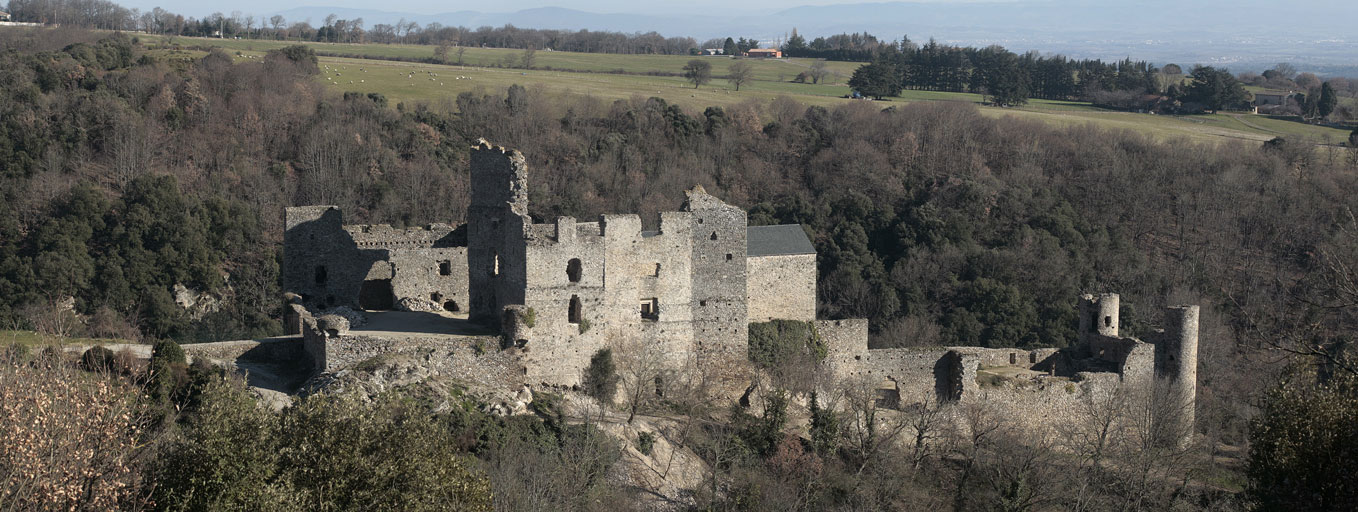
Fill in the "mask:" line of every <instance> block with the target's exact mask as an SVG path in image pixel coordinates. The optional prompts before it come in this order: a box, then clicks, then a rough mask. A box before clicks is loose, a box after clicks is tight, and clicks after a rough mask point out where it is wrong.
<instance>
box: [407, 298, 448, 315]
mask: <svg viewBox="0 0 1358 512" xmlns="http://www.w3.org/2000/svg"><path fill="white" fill-rule="evenodd" d="M396 309H398V310H400V311H413V312H416V313H427V312H431V311H443V306H442V305H440V304H439V303H437V302H434V301H432V300H429V299H425V298H423V297H402V298H401V300H398V301H396Z"/></svg>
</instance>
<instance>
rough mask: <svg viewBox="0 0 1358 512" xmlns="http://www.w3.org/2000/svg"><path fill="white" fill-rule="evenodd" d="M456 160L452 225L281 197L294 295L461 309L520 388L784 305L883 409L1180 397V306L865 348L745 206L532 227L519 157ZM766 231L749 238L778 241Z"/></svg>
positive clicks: (1052, 406)
mask: <svg viewBox="0 0 1358 512" xmlns="http://www.w3.org/2000/svg"><path fill="white" fill-rule="evenodd" d="M471 160H472V177H473V179H472V197H471V201H470V203H469V207H468V214H467V219H468V222H467V226H466V229H465V231H458V230H454V229H453V228H452V227H451V226H448V225H444V224H432V225H429V226H426V227H422V228H411V229H395V228H391V227H389V226H344V225H343V224H342V218H341V215H340V212H339V210H338V209H337V208H334V207H302V208H289V209H288V211H287V232H286V233H285V244H286V246H285V251H284V252H285V264H284V270H283V275H284V283H285V286H286V288H287V289H288V290H289V291H292V292H296V293H299V294H300V295H301V296H302V297H303V300H304V302H305V303H306V304H307V305H312V306H315V305H320V306H333V305H351V306H364V305H365V301H367V300H370V298H371V294H372V290H373V285H374V283H378V284H383V286H386V288H384V289H383V290H385V291H384V292H383V293H385V294H386V295H385V296H387V297H389V298H391V297H400V298H415V299H420V300H427V301H429V302H430V303H432V304H436V305H443V306H445V307H446V308H447V309H449V310H465V311H467V312H468V313H469V315H470V318H471V319H472V320H473V321H477V322H480V323H483V324H486V325H495V326H499V327H500V330H501V334H502V338H501V339H500V340H499V341H498V342H497V344H498V345H499V346H501V348H503V349H504V350H506V351H508V352H510V353H512V354H513V355H514V357H516V358H517V360H518V361H521V362H522V363H523V368H522V373H523V375H522V378H523V380H524V382H525V383H529V384H534V385H536V384H547V385H554V386H572V385H577V384H579V383H580V378H581V375H582V373H583V370H584V369H585V367H586V366H587V365H588V364H589V360H590V358H591V357H592V356H593V355H594V353H595V352H597V351H598V350H599V349H601V348H604V347H609V346H618V345H619V344H631V343H638V344H640V346H643V347H646V350H648V351H649V353H650V354H652V355H653V356H654V357H656V358H658V359H661V360H664V361H666V362H667V364H668V365H670V366H675V367H677V366H678V365H680V364H683V363H685V362H687V361H690V360H695V359H696V361H698V363H699V364H700V365H707V366H708V367H723V366H730V367H734V366H738V365H737V364H735V363H738V362H743V361H744V360H745V354H746V351H747V346H748V328H749V324H750V323H751V322H763V321H768V320H771V319H791V320H802V321H814V322H815V326H816V330H817V332H818V333H819V334H820V336H821V339H822V340H823V341H824V342H825V343H826V346H827V357H826V363H825V364H826V367H827V368H828V369H829V373H830V374H831V375H832V376H833V377H835V379H836V380H838V381H841V382H843V381H845V380H850V379H856V380H859V381H863V382H868V383H869V385H871V386H875V387H876V389H877V392H878V393H879V396H880V397H881V400H882V401H883V403H889V404H892V405H893V406H897V407H911V406H919V405H923V404H931V403H932V404H938V403H953V404H978V403H984V404H988V405H992V406H994V407H997V408H1001V409H1003V411H1004V413H1005V414H1007V415H1009V416H1010V417H1011V418H1012V419H1013V421H1016V422H1020V423H1031V424H1034V425H1048V426H1050V425H1051V424H1052V423H1053V422H1057V423H1059V422H1062V421H1066V420H1067V419H1069V418H1068V417H1069V415H1070V413H1071V411H1072V410H1074V409H1077V408H1078V407H1079V405H1080V403H1081V402H1082V401H1084V402H1088V401H1089V400H1091V399H1092V398H1094V397H1100V396H1107V393H1112V392H1115V391H1117V390H1121V389H1125V388H1134V389H1136V390H1140V391H1145V390H1148V389H1151V388H1152V387H1153V386H1154V385H1155V383H1156V382H1163V383H1166V385H1168V386H1171V387H1173V388H1175V389H1178V392H1177V393H1176V394H1175V395H1174V396H1175V397H1176V398H1175V400H1177V401H1181V402H1183V404H1184V406H1185V407H1186V408H1188V409H1191V407H1192V403H1193V402H1192V400H1193V388H1194V387H1195V386H1196V357H1197V352H1196V351H1197V348H1196V347H1197V345H1196V343H1197V309H1196V308H1195V307H1191V308H1190V307H1182V308H1172V309H1171V310H1170V311H1168V312H1167V313H1166V315H1167V316H1166V325H1167V331H1166V332H1165V333H1162V334H1160V335H1157V336H1156V337H1155V339H1153V340H1152V341H1153V342H1154V343H1153V344H1152V343H1145V342H1142V341H1140V340H1136V339H1133V338H1127V337H1121V336H1119V334H1118V331H1119V318H1118V312H1119V308H1120V301H1119V297H1118V296H1117V295H1116V294H1102V295H1098V296H1094V295H1086V296H1083V297H1081V298H1080V299H1079V302H1078V307H1079V315H1078V318H1079V323H1080V328H1079V336H1080V337H1079V341H1078V343H1077V344H1076V345H1075V346H1072V347H1070V348H1067V349H1062V350H1057V349H1037V350H1021V349H1009V348H995V349H989V348H979V347H923V348H896V349H869V348H868V345H867V339H868V323H867V320H863V319H857V320H816V319H815V314H816V277H817V268H816V255H815V254H814V250H813V249H812V248H811V247H810V245H809V244H808V243H806V242H805V240H804V239H799V240H800V241H801V243H802V247H801V248H790V247H788V246H786V245H784V244H778V243H774V244H763V245H759V247H760V248H761V250H760V251H758V252H756V253H754V254H751V253H750V251H749V249H750V246H749V243H750V241H749V236H754V235H749V230H750V229H751V228H750V227H749V226H748V222H747V218H746V212H745V211H744V210H742V209H740V208H737V207H735V206H732V205H729V204H726V203H725V202H722V201H721V200H720V199H717V198H716V197H713V196H711V195H708V194H707V193H706V192H704V191H703V190H702V189H701V188H700V187H698V188H695V189H694V190H692V191H690V192H688V194H687V198H686V201H685V202H684V204H683V206H682V207H681V208H680V211H677V212H665V213H662V214H661V218H660V226H659V230H657V231H644V230H643V229H642V223H641V220H640V218H639V217H638V216H636V215H604V216H600V217H599V219H598V221H597V222H579V221H577V220H576V219H574V218H570V217H561V218H558V219H555V220H554V221H552V222H548V223H536V224H535V223H533V222H532V219H531V218H530V217H529V215H528V194H527V164H526V162H525V159H524V157H523V155H522V154H520V153H518V152H517V151H513V150H508V149H505V148H500V147H495V146H492V145H490V144H489V143H487V142H485V141H481V142H480V143H479V144H478V146H477V147H476V148H474V149H473V151H472V158H471ZM794 231H796V232H797V233H798V236H799V237H800V236H804V233H801V232H800V231H799V230H794ZM462 233H465V245H464V244H463V243H462V241H461V240H460V239H459V236H461V234H462ZM769 236H774V235H770V234H769V232H768V231H765V232H763V233H761V234H759V235H757V236H756V238H757V240H759V241H760V242H761V243H764V242H766V241H769V240H773V241H775V242H777V241H782V240H787V239H786V238H784V239H779V238H776V236H775V238H767V237H769ZM299 318H300V316H299ZM312 323H314V320H313V321H312ZM302 330H303V331H308V330H310V331H311V334H310V335H307V336H304V338H305V345H306V347H307V352H308V353H309V354H312V356H313V358H314V359H315V360H316V363H317V367H318V368H320V369H334V368H338V367H342V366H343V365H345V364H353V363H354V362H355V361H356V360H360V359H363V358H367V357H372V356H373V355H374V354H378V353H380V352H382V351H384V350H395V349H397V348H399V347H392V346H386V345H383V344H382V343H383V342H378V341H373V340H362V339H350V340H346V339H345V338H344V337H343V336H339V337H335V336H333V335H328V334H326V333H325V332H323V330H318V328H316V327H315V326H314V325H308V326H303V329H302ZM304 334H306V332H304ZM1191 421H1192V419H1191V416H1189V419H1188V421H1187V425H1189V426H1191Z"/></svg>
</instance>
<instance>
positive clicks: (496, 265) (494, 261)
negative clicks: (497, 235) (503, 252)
mask: <svg viewBox="0 0 1358 512" xmlns="http://www.w3.org/2000/svg"><path fill="white" fill-rule="evenodd" d="M492 255H493V257H492V258H491V264H490V265H491V266H490V277H500V253H498V252H497V253H492Z"/></svg>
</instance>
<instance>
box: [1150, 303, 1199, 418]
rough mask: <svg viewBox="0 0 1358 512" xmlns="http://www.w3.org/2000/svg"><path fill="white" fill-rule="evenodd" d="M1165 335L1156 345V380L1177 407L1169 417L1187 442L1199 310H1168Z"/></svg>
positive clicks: (1194, 394)
mask: <svg viewBox="0 0 1358 512" xmlns="http://www.w3.org/2000/svg"><path fill="white" fill-rule="evenodd" d="M1164 322H1165V323H1164V325H1165V331H1164V333H1163V334H1162V335H1161V338H1160V339H1159V340H1158V341H1157V343H1156V344H1155V370H1156V371H1155V376H1156V379H1157V380H1158V381H1159V383H1160V385H1162V386H1164V388H1165V393H1166V395H1167V396H1166V399H1167V400H1169V401H1170V403H1172V404H1174V405H1172V406H1171V407H1170V409H1169V410H1168V411H1166V412H1167V414H1166V416H1167V418H1168V420H1169V421H1171V422H1173V423H1174V424H1173V425H1171V426H1170V428H1172V429H1174V432H1178V433H1179V435H1180V436H1181V437H1182V438H1183V440H1184V441H1183V442H1186V441H1188V440H1190V439H1191V438H1192V432H1193V425H1194V421H1195V418H1194V410H1193V409H1194V404H1195V403H1196V400H1197V385H1198V306H1173V307H1169V308H1165V319H1164Z"/></svg>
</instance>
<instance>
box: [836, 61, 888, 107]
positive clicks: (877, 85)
mask: <svg viewBox="0 0 1358 512" xmlns="http://www.w3.org/2000/svg"><path fill="white" fill-rule="evenodd" d="M849 87H851V88H853V90H855V91H858V92H859V94H862V95H864V96H871V97H873V98H875V99H882V98H885V97H887V96H896V95H898V94H900V93H901V80H900V76H899V75H898V74H897V73H896V68H895V67H893V66H891V65H890V64H886V63H881V62H874V63H871V64H864V65H862V66H859V67H858V69H857V70H854V72H853V76H852V77H849Z"/></svg>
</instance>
